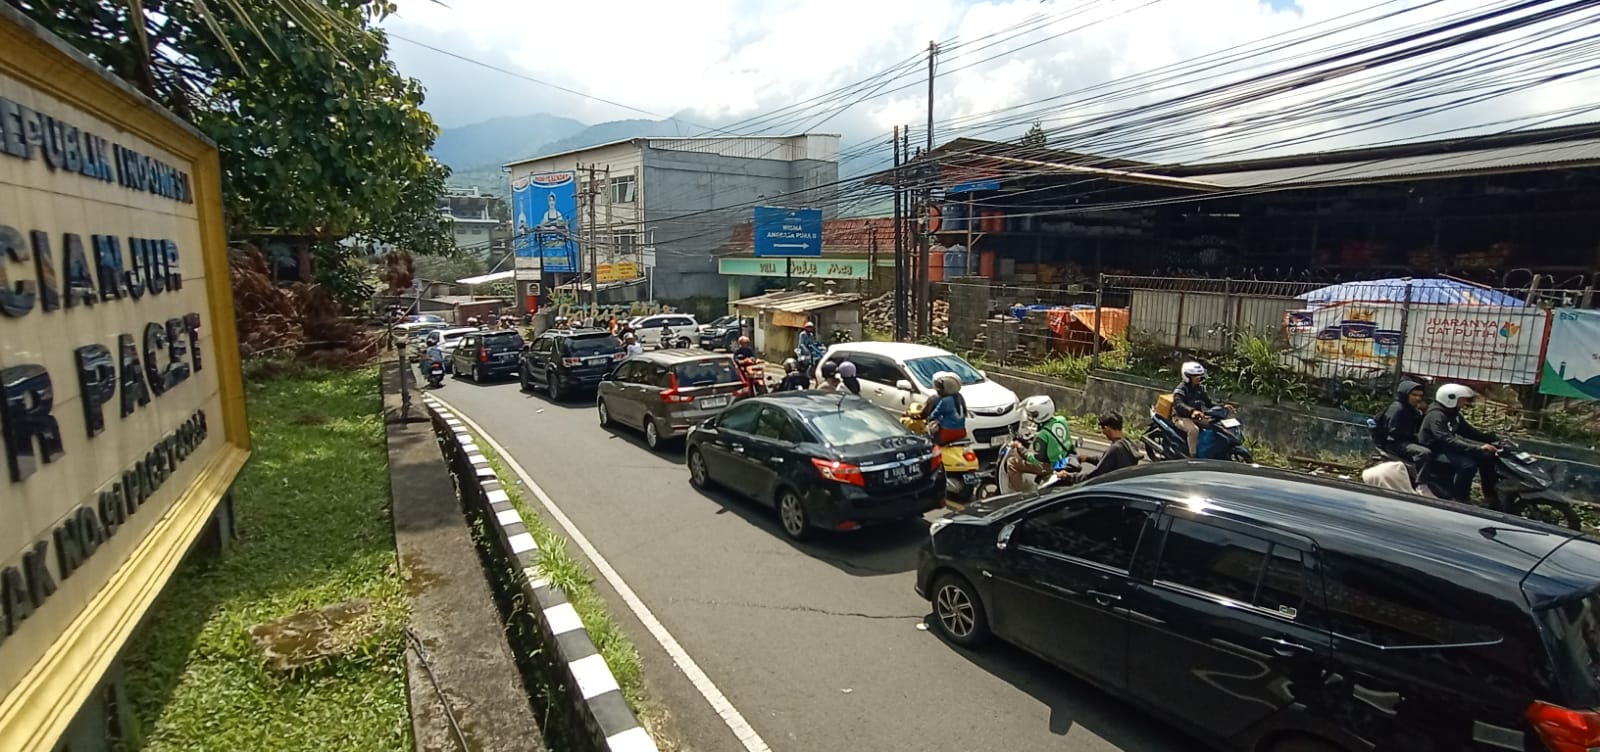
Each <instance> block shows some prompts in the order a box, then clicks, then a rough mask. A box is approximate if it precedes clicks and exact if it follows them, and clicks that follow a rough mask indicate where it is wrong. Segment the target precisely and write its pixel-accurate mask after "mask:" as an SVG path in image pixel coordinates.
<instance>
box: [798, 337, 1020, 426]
mask: <svg viewBox="0 0 1600 752" xmlns="http://www.w3.org/2000/svg"><path fill="white" fill-rule="evenodd" d="M846 360H848V361H850V362H851V363H854V364H855V366H856V378H858V379H861V396H862V397H865V398H867V399H868V400H870V401H871V402H872V403H873V404H875V405H877V406H878V407H881V408H883V409H885V410H890V411H893V412H895V413H897V414H899V413H904V412H905V411H906V408H908V407H910V406H911V403H912V402H925V401H926V400H930V399H933V397H934V391H933V375H934V374H936V373H938V372H940V371H949V372H951V373H954V374H955V375H956V376H958V377H960V378H961V397H962V398H963V399H965V400H966V402H967V413H968V416H967V432H968V433H969V434H971V435H972V440H973V441H975V442H977V443H978V444H979V445H980V446H991V447H999V446H1005V444H1006V442H1007V441H1009V440H1010V438H1011V436H1012V434H1013V433H1015V432H1016V429H1017V427H1018V424H1019V423H1020V422H1021V421H1022V409H1021V406H1020V405H1019V404H1018V402H1017V395H1016V393H1015V392H1013V391H1011V390H1010V389H1007V388H1005V387H1003V386H1001V385H999V384H996V383H994V382H993V381H990V380H989V379H988V378H987V377H986V376H984V374H983V372H982V371H979V370H978V369H976V368H973V367H972V364H970V363H968V362H967V361H965V360H962V359H961V356H959V355H955V354H953V353H950V352H948V351H945V350H940V349H939V348H937V347H928V346H927V345H915V344H909V343H903V342H846V343H844V344H839V345H834V346H833V347H830V348H828V351H827V352H826V353H824V354H823V356H822V361H823V362H824V363H833V364H834V365H838V364H839V363H841V362H843V361H846ZM821 368H822V365H821V363H819V364H817V369H818V372H817V379H818V380H819V381H820V380H821Z"/></svg>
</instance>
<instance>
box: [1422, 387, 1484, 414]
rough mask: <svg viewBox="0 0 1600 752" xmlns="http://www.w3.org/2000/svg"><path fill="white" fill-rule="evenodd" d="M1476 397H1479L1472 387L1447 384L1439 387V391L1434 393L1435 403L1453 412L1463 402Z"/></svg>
mask: <svg viewBox="0 0 1600 752" xmlns="http://www.w3.org/2000/svg"><path fill="white" fill-rule="evenodd" d="M1476 396H1478V393H1477V392H1474V391H1472V387H1469V386H1462V385H1460V384H1445V385H1444V386H1441V387H1439V391H1437V392H1434V393H1433V401H1435V402H1437V403H1439V404H1441V405H1444V406H1445V407H1448V408H1450V409H1452V410H1453V409H1455V408H1456V407H1457V406H1459V405H1460V404H1461V400H1464V399H1472V398H1473V397H1476Z"/></svg>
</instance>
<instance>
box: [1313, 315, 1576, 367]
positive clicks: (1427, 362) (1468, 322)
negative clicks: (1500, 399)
mask: <svg viewBox="0 0 1600 752" xmlns="http://www.w3.org/2000/svg"><path fill="white" fill-rule="evenodd" d="M1548 316H1549V313H1548V312H1546V311H1544V310H1542V309H1537V308H1500V307H1495V306H1472V305H1412V306H1411V309H1410V313H1409V315H1406V314H1405V306H1404V305H1400V304H1393V303H1336V304H1333V305H1328V306H1322V307H1320V308H1314V309H1307V310H1300V311H1289V312H1288V313H1287V315H1286V319H1285V325H1286V329H1287V331H1288V334H1289V342H1290V345H1291V347H1292V349H1293V350H1294V351H1295V353H1296V354H1297V355H1298V356H1299V357H1301V358H1303V359H1306V360H1312V361H1316V362H1318V363H1324V364H1334V365H1345V366H1351V367H1356V368H1370V369H1374V370H1385V369H1393V368H1394V367H1395V361H1396V359H1397V358H1403V360H1404V362H1403V363H1401V364H1400V369H1401V370H1402V371H1404V372H1405V373H1409V374H1415V375H1419V376H1431V377H1436V378H1446V379H1457V380H1460V381H1473V382H1481V383H1490V384H1532V383H1534V382H1536V381H1538V378H1539V370H1540V362H1539V355H1540V351H1541V349H1542V345H1543V343H1544V332H1545V322H1546V320H1547V319H1548Z"/></svg>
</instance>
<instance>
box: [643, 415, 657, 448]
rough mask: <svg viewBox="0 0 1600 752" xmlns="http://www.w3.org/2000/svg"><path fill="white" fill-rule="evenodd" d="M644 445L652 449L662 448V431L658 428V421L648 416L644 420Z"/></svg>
mask: <svg viewBox="0 0 1600 752" xmlns="http://www.w3.org/2000/svg"><path fill="white" fill-rule="evenodd" d="M644 445H645V446H647V447H650V448H651V449H660V448H661V429H659V428H657V427H656V419H655V418H652V417H650V416H648V415H646V416H645V418H644Z"/></svg>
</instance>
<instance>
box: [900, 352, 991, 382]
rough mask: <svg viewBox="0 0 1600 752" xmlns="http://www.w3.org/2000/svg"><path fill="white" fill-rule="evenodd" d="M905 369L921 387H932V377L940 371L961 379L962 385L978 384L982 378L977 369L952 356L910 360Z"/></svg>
mask: <svg viewBox="0 0 1600 752" xmlns="http://www.w3.org/2000/svg"><path fill="white" fill-rule="evenodd" d="M906 368H908V369H910V370H911V377H912V378H914V379H916V380H917V383H918V384H921V385H922V386H933V375H934V374H936V373H938V372H940V371H949V372H951V373H953V374H955V375H956V377H957V378H959V379H961V383H963V384H980V383H982V382H983V376H981V375H979V373H978V369H976V368H973V367H972V366H971V365H970V364H968V363H967V361H965V360H962V359H961V358H959V357H957V356H954V355H949V354H946V355H933V356H930V357H926V358H912V359H911V360H908V361H906Z"/></svg>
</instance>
